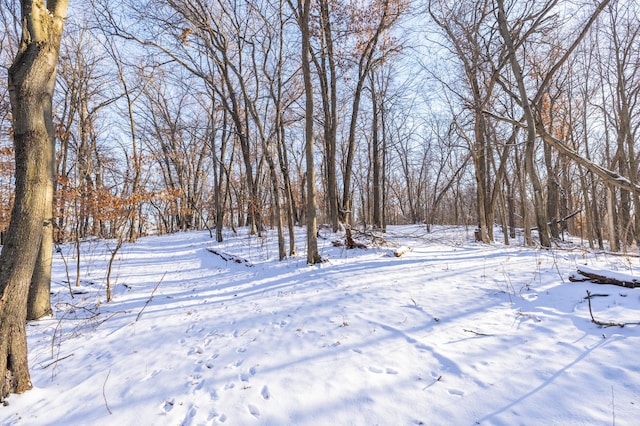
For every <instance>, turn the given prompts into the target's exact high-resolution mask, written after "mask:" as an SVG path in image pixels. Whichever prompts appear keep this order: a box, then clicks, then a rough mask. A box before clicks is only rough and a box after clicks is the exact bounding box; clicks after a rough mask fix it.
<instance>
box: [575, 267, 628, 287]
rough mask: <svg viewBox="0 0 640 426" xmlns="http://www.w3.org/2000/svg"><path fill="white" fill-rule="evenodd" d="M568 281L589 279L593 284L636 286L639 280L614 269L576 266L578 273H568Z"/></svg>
mask: <svg viewBox="0 0 640 426" xmlns="http://www.w3.org/2000/svg"><path fill="white" fill-rule="evenodd" d="M569 281H571V282H582V281H590V282H592V283H594V284H612V285H617V286H620V287H625V288H638V287H640V281H638V278H636V277H633V276H631V275H627V274H623V273H620V272H614V271H597V270H594V269H591V268H587V267H585V266H580V267H578V274H577V275H576V274H571V275H569Z"/></svg>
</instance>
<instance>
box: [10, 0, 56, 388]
mask: <svg viewBox="0 0 640 426" xmlns="http://www.w3.org/2000/svg"><path fill="white" fill-rule="evenodd" d="M67 6H68V1H67V0H49V1H48V2H47V4H46V5H45V3H44V1H43V0H30V1H27V0H25V1H21V11H22V39H21V41H20V47H19V50H18V52H17V55H16V57H15V59H14V61H13V65H12V66H11V68H10V69H9V93H10V98H11V109H12V115H13V137H14V146H15V155H16V190H15V194H16V196H15V203H14V206H13V211H12V215H11V223H10V225H9V229H8V231H7V236H6V239H5V244H4V246H3V249H2V253H1V254H0V294H1V297H0V398H2V399H4V398H5V397H6V396H7V395H8V394H9V393H13V392H16V393H20V392H24V391H26V390H28V389H30V388H31V380H30V376H29V369H28V362H27V340H26V330H25V322H26V317H27V298H28V293H29V283H30V282H31V279H32V276H33V274H34V270H35V267H36V262H37V260H38V255H39V253H40V251H41V245H42V239H43V234H44V229H43V223H45V224H46V226H52V224H51V222H52V220H53V219H52V217H51V215H52V211H53V208H52V203H51V200H52V197H53V195H52V194H53V181H52V175H53V172H52V171H53V165H54V159H53V155H52V154H53V147H52V146H53V144H54V129H53V119H52V114H51V105H52V97H53V90H54V87H55V74H56V63H57V62H58V54H59V50H60V39H61V36H62V29H63V26H64V19H65V17H66V12H67ZM48 249H49V250H51V247H48ZM49 267H50V265H49Z"/></svg>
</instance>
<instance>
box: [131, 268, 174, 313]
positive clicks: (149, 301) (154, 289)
mask: <svg viewBox="0 0 640 426" xmlns="http://www.w3.org/2000/svg"><path fill="white" fill-rule="evenodd" d="M165 275H167V273H166V272H165V273H164V274H162V278H160V281H158V284H156V286H155V287H154V288H153V291H152V292H151V296H149V298H148V299H147V301H146V302H145V303H144V306H143V307H142V309H140V312H138V315H137V316H136V320H135V321H134V322H138V320H139V319H140V315H142V312H143V311H144V310H145V308H146V307H147V305H148V304H149V303H151V300H152V299H153V295H154V294H155V293H156V290H157V289H158V286H159V285H160V283H161V282H162V280H164V277H165Z"/></svg>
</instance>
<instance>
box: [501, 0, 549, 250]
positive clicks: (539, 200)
mask: <svg viewBox="0 0 640 426" xmlns="http://www.w3.org/2000/svg"><path fill="white" fill-rule="evenodd" d="M497 3H498V23H499V26H500V34H501V36H502V38H503V39H504V42H505V45H506V47H507V52H508V54H509V60H510V62H511V68H512V70H513V74H514V77H515V79H516V83H517V85H518V92H519V95H520V105H521V107H522V109H523V110H524V115H525V118H526V121H527V140H526V144H525V156H524V165H525V171H526V173H527V175H528V177H529V180H530V181H531V186H532V187H533V210H534V214H535V218H536V226H537V228H538V235H539V237H540V245H541V246H542V247H551V240H550V239H549V226H548V224H547V215H546V211H545V209H544V196H543V193H542V183H541V182H540V177H539V176H538V172H537V170H536V167H535V161H534V156H535V146H536V145H535V144H536V137H537V134H536V124H535V119H534V117H533V112H532V111H531V105H530V104H529V97H528V96H527V91H526V88H525V85H524V78H523V74H522V68H521V67H520V63H519V62H518V58H517V57H516V51H515V47H514V45H513V40H512V39H511V34H510V31H509V27H508V25H507V17H506V15H505V12H504V1H503V0H497Z"/></svg>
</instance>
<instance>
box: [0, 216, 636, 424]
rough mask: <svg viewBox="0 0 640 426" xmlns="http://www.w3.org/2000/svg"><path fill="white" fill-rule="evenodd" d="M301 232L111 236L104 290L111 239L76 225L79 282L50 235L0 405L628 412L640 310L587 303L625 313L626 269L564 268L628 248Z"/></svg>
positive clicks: (325, 412)
mask: <svg viewBox="0 0 640 426" xmlns="http://www.w3.org/2000/svg"><path fill="white" fill-rule="evenodd" d="M303 232H304V231H303V230H301V231H300V236H299V240H298V246H299V252H300V253H299V255H298V256H295V257H290V258H288V259H286V260H284V261H282V262H279V261H278V260H277V248H276V246H275V245H276V238H275V235H273V234H272V233H270V234H268V235H267V236H266V237H263V238H259V237H256V236H250V235H248V233H247V230H246V229H241V230H240V231H239V233H238V234H233V233H231V232H230V231H226V234H225V241H224V242H223V243H220V244H218V243H216V242H215V240H213V239H211V238H210V237H209V234H208V232H187V233H176V234H173V235H166V236H161V237H145V238H142V239H140V240H139V241H138V242H136V243H135V244H125V245H124V247H123V248H122V249H121V250H120V252H119V253H118V255H117V256H116V258H115V261H114V265H113V268H114V269H113V272H112V276H111V280H112V285H113V301H111V302H109V303H106V298H105V295H106V280H105V277H106V268H107V263H108V260H109V257H110V255H109V253H110V251H109V249H110V248H113V246H114V245H115V243H114V242H113V241H111V242H109V241H102V240H91V241H87V242H84V243H83V244H82V255H81V258H80V267H81V269H80V271H81V284H82V285H81V286H80V287H75V286H73V285H72V286H69V284H68V282H67V280H68V277H67V269H66V268H65V264H64V262H63V258H62V256H61V254H62V255H63V256H64V260H66V262H67V263H68V264H69V270H68V274H69V277H70V278H71V281H72V283H75V262H76V259H74V257H73V246H63V247H62V253H61V254H57V255H56V258H55V262H54V283H53V286H52V304H53V307H54V315H53V317H51V318H46V319H43V320H41V321H37V322H32V323H29V324H28V327H27V331H28V339H29V354H30V355H29V360H30V368H31V374H32V382H33V386H34V388H33V390H31V391H29V392H26V393H24V394H22V395H11V396H10V397H9V398H8V400H7V402H8V405H7V406H4V407H2V406H0V425H3V426H4V425H28V426H32V425H52V424H56V425H134V424H135V425H209V424H227V425H254V424H255V425H449V424H451V425H474V424H481V425H520V424H523V425H527V424H558V425H560V424H561V425H593V424H600V425H603V424H616V425H631V424H638V423H637V422H638V419H640V361H639V354H640V333H639V331H640V328H639V327H638V326H637V325H633V324H628V325H626V326H625V327H603V326H599V325H597V324H595V323H593V322H592V320H591V315H593V316H594V318H595V319H596V320H600V321H613V322H623V323H633V322H638V321H640V289H627V288H623V287H618V286H613V285H598V284H592V283H589V282H579V283H572V282H569V280H568V277H569V275H570V274H571V273H573V272H575V271H576V268H577V267H578V266H581V265H587V266H588V267H590V268H592V269H597V270H608V271H617V272H625V273H626V274H630V275H634V274H636V275H640V258H639V257H637V256H634V255H613V254H610V253H594V252H591V251H588V250H586V249H584V248H583V247H581V246H580V244H579V243H578V242H574V243H563V244H561V246H560V247H556V248H554V249H553V250H542V249H535V248H527V247H523V246H522V245H521V244H520V243H518V242H517V241H514V243H513V244H511V245H508V246H507V245H504V244H502V243H494V244H491V245H485V244H479V243H476V242H474V241H473V230H472V229H470V230H465V229H464V228H445V227H436V228H434V229H433V231H432V232H430V233H428V232H427V231H426V229H425V228H424V227H423V226H418V225H416V226H402V227H391V228H390V229H389V231H388V232H387V233H386V234H385V235H384V236H383V237H384V241H382V240H377V244H376V245H375V247H374V246H373V244H372V243H371V240H363V242H365V243H367V244H369V245H370V247H369V248H368V249H354V250H346V249H345V248H344V247H335V246H334V245H333V244H332V241H333V240H335V239H337V238H338V236H336V235H332V234H329V235H326V239H320V241H319V246H320V251H321V254H322V256H323V257H324V258H325V259H326V262H324V263H322V264H319V265H315V266H308V265H306V262H305V259H306V256H305V254H304V249H305V247H304V240H303ZM401 246H404V247H408V248H410V251H407V252H406V253H405V254H404V255H402V256H401V257H395V256H394V255H393V252H394V250H396V249H397V248H398V247H401ZM212 250H213V251H215V252H216V253H217V254H215V253H213V252H212ZM225 258H226V259H228V260H224V259H225ZM236 260H237V261H236ZM243 260H246V262H244V261H243ZM70 290H71V291H70ZM587 291H590V292H591V294H592V297H591V300H588V299H587V298H586V296H587ZM71 293H73V297H72V295H71ZM589 302H591V304H589ZM589 305H591V312H590V309H589Z"/></svg>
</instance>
